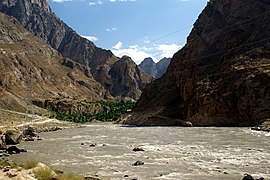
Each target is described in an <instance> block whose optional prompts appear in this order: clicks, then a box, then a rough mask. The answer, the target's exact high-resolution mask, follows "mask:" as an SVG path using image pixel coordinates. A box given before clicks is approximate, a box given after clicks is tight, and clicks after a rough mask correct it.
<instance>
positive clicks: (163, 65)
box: [139, 57, 171, 78]
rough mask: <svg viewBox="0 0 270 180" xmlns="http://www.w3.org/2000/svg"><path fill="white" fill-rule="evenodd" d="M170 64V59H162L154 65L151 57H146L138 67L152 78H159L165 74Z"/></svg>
mask: <svg viewBox="0 0 270 180" xmlns="http://www.w3.org/2000/svg"><path fill="white" fill-rule="evenodd" d="M170 62H171V58H163V59H161V60H160V61H159V62H158V63H155V62H154V60H153V59H152V58H151V57H148V58H145V59H144V60H143V61H142V62H141V64H140V65H139V67H140V68H141V69H143V70H144V72H146V73H147V74H149V75H151V76H152V77H155V78H159V77H161V76H162V75H163V74H164V73H165V71H166V69H167V67H168V65H169V64H170Z"/></svg>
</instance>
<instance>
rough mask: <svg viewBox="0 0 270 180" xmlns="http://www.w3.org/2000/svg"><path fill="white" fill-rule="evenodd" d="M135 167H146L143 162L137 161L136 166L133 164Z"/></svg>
mask: <svg viewBox="0 0 270 180" xmlns="http://www.w3.org/2000/svg"><path fill="white" fill-rule="evenodd" d="M132 165H133V166H141V165H144V162H142V161H136V162H135V163H134V164H132Z"/></svg>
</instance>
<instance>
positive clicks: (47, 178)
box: [33, 167, 54, 180]
mask: <svg viewBox="0 0 270 180" xmlns="http://www.w3.org/2000/svg"><path fill="white" fill-rule="evenodd" d="M33 174H34V175H35V177H36V178H37V179H38V180H51V179H53V177H54V176H53V171H52V170H51V169H50V168H49V167H40V168H37V169H35V170H33Z"/></svg>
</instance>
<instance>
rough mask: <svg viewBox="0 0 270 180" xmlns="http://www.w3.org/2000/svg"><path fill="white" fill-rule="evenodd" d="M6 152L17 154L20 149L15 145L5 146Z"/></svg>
mask: <svg viewBox="0 0 270 180" xmlns="http://www.w3.org/2000/svg"><path fill="white" fill-rule="evenodd" d="M7 152H8V153H9V154H19V153H21V150H20V149H19V148H17V147H16V146H10V147H8V148H7Z"/></svg>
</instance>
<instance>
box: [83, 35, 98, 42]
mask: <svg viewBox="0 0 270 180" xmlns="http://www.w3.org/2000/svg"><path fill="white" fill-rule="evenodd" d="M82 37H83V38H86V39H88V40H89V41H93V42H94V41H97V40H98V38H97V37H95V36H82Z"/></svg>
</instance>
